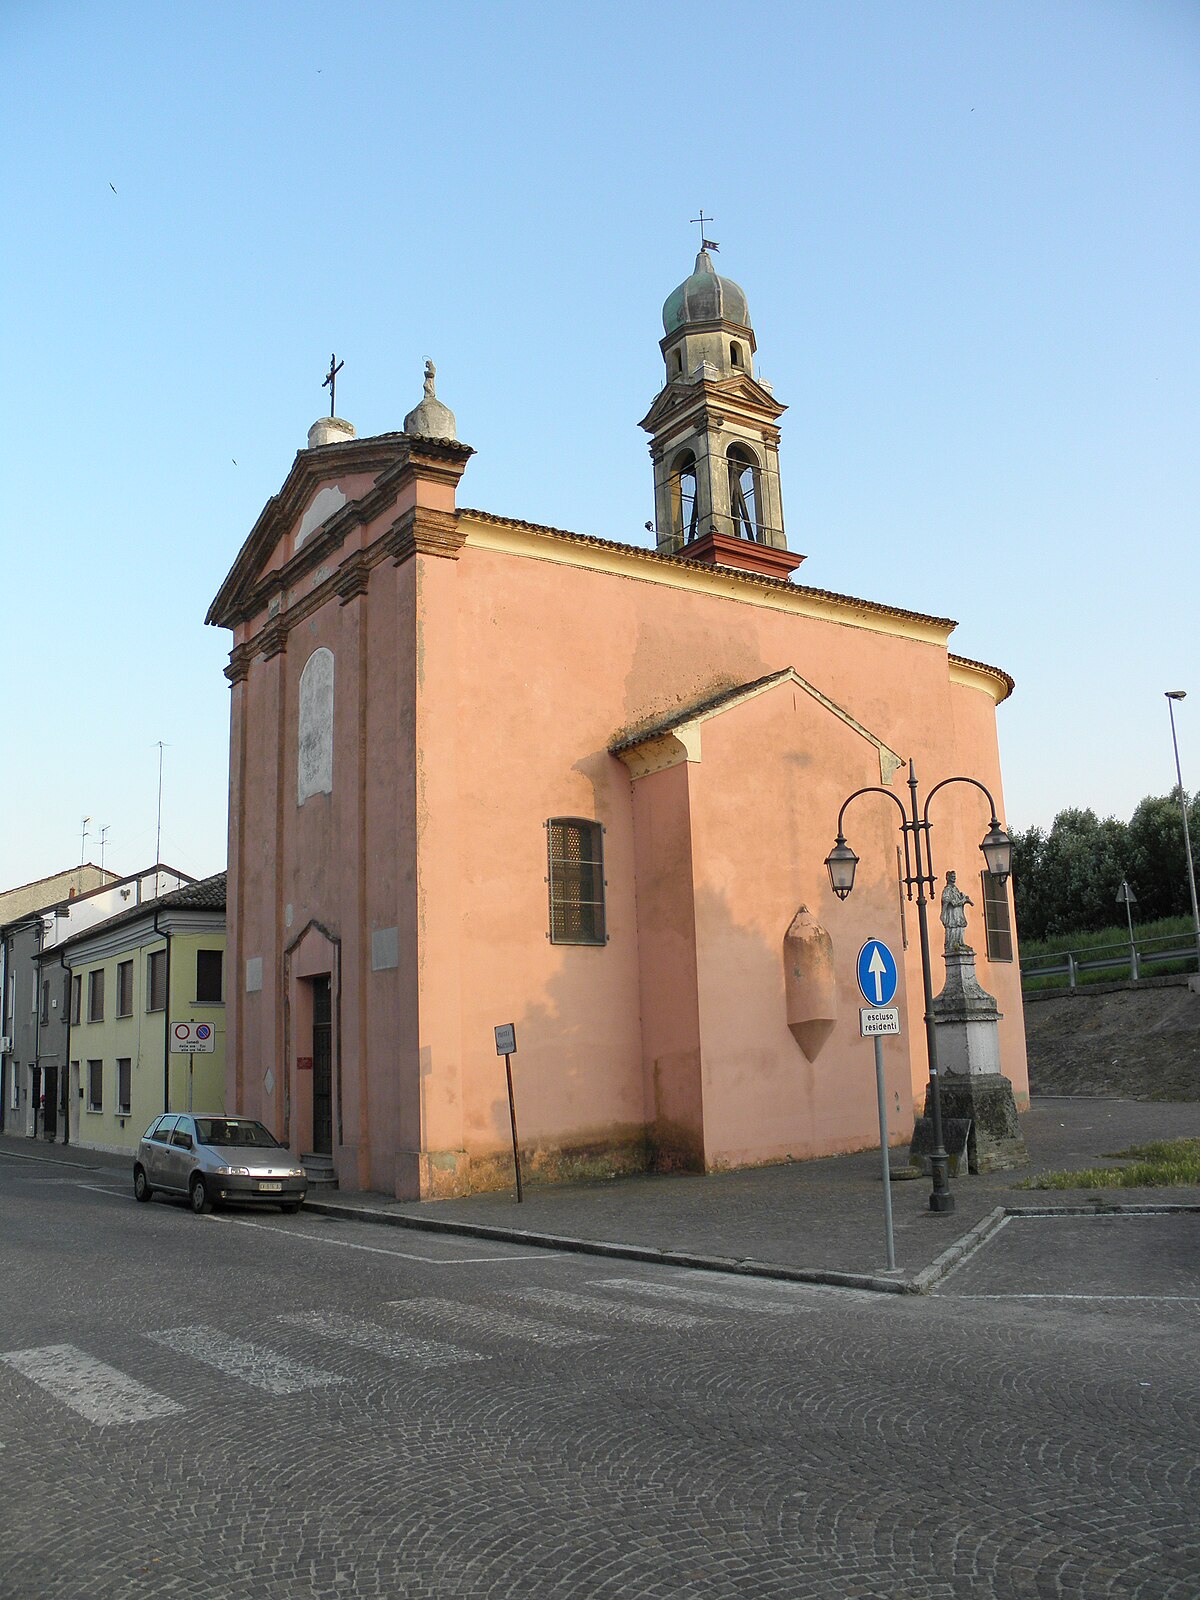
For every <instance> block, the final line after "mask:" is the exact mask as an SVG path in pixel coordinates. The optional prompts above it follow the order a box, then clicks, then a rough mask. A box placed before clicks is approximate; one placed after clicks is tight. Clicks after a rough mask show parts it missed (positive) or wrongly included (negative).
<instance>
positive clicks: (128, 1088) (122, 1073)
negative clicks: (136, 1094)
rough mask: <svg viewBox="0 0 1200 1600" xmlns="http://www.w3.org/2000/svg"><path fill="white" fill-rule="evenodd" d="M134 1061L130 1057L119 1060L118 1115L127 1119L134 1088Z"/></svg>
mask: <svg viewBox="0 0 1200 1600" xmlns="http://www.w3.org/2000/svg"><path fill="white" fill-rule="evenodd" d="M132 1069H133V1061H132V1058H131V1057H129V1056H118V1058H117V1115H118V1116H119V1117H127V1116H128V1115H129V1107H130V1101H131V1092H132V1088H133V1070H132Z"/></svg>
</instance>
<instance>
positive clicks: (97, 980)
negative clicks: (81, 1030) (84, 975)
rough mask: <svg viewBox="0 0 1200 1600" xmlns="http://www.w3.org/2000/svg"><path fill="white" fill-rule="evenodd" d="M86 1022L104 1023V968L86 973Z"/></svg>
mask: <svg viewBox="0 0 1200 1600" xmlns="http://www.w3.org/2000/svg"><path fill="white" fill-rule="evenodd" d="M87 1019H88V1021H89V1022H103V1021H104V968H103V967H97V968H96V969H95V971H94V972H89V973H88V1018H87Z"/></svg>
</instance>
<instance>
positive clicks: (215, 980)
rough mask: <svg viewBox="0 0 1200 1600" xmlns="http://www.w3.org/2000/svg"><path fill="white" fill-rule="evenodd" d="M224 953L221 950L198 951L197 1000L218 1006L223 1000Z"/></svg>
mask: <svg viewBox="0 0 1200 1600" xmlns="http://www.w3.org/2000/svg"><path fill="white" fill-rule="evenodd" d="M222 955H223V952H222V951H220V950H197V951H196V999H197V1000H198V1001H201V1002H205V1001H207V1002H209V1003H210V1004H216V1003H217V1002H219V1001H220V999H221V968H222V966H223V965H224V963H223V961H222Z"/></svg>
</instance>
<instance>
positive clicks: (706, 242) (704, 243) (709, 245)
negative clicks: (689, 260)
mask: <svg viewBox="0 0 1200 1600" xmlns="http://www.w3.org/2000/svg"><path fill="white" fill-rule="evenodd" d="M691 220H692V221H693V222H698V223H699V224H700V248H701V250H719V249H720V248H721V246H720V245H719V244H718V243H717V241H716V240H715V239H706V238H705V237H704V224H705V223H706V222H715V221H716V220H717V219H716V217H706V216H705V215H704V207H703V206H701V207H700V215H699V216H698V217H693V218H692V219H691Z"/></svg>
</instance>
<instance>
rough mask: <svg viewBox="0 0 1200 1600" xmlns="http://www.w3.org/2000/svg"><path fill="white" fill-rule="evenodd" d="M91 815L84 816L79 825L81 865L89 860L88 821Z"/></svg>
mask: <svg viewBox="0 0 1200 1600" xmlns="http://www.w3.org/2000/svg"><path fill="white" fill-rule="evenodd" d="M91 820H92V819H91V817H84V819H83V821H82V822H81V823H80V826H79V865H80V866H83V864H84V862H85V861H86V860H87V839H88V823H89V822H90V821H91Z"/></svg>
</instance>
